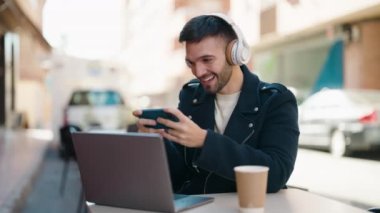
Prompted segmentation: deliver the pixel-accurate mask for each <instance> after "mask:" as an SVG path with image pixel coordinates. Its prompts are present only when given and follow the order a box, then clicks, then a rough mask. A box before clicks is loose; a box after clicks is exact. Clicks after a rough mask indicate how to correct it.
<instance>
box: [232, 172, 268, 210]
mask: <svg viewBox="0 0 380 213" xmlns="http://www.w3.org/2000/svg"><path fill="white" fill-rule="evenodd" d="M234 171H235V176H236V186H237V194H238V198H239V206H240V212H242V213H248V212H249V213H259V212H264V206H265V197H266V190H267V182H268V171H269V168H268V167H266V166H237V167H235V168H234Z"/></svg>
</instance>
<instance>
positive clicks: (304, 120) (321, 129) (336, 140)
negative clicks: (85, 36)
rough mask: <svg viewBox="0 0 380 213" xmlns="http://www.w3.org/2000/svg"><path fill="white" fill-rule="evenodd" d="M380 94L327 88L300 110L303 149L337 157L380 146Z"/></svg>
mask: <svg viewBox="0 0 380 213" xmlns="http://www.w3.org/2000/svg"><path fill="white" fill-rule="evenodd" d="M379 112H380V91H376V90H352V89H351V90H347V89H345V90H340V89H325V90H321V91H319V92H317V93H315V94H313V95H312V96H310V97H309V98H307V99H306V100H305V101H304V102H303V103H302V104H301V105H300V107H299V127H300V133H301V134H300V140H299V145H300V146H301V147H312V148H320V149H326V150H329V151H330V152H331V153H332V154H333V155H334V156H343V155H346V154H348V153H349V152H350V151H355V150H369V149H372V148H378V147H380V120H379V118H380V117H379Z"/></svg>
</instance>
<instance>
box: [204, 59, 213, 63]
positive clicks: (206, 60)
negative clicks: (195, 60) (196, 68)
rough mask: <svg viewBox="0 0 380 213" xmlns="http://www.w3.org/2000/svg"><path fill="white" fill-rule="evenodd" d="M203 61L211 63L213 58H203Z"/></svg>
mask: <svg viewBox="0 0 380 213" xmlns="http://www.w3.org/2000/svg"><path fill="white" fill-rule="evenodd" d="M203 62H204V63H211V62H212V59H211V58H205V59H203Z"/></svg>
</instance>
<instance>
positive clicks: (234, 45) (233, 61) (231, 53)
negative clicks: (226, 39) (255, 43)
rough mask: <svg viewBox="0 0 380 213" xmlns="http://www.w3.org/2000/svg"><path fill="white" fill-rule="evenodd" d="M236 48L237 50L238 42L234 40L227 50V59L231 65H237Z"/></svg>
mask: <svg viewBox="0 0 380 213" xmlns="http://www.w3.org/2000/svg"><path fill="white" fill-rule="evenodd" d="M236 48H237V40H233V41H231V42H230V43H228V45H227V48H226V59H227V62H228V64H229V65H235V64H236V58H235V55H236Z"/></svg>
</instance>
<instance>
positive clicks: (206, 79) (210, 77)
mask: <svg viewBox="0 0 380 213" xmlns="http://www.w3.org/2000/svg"><path fill="white" fill-rule="evenodd" d="M213 77H214V76H213V75H209V76H208V77H205V78H203V79H202V80H203V81H209V80H211V79H212V78H213Z"/></svg>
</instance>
